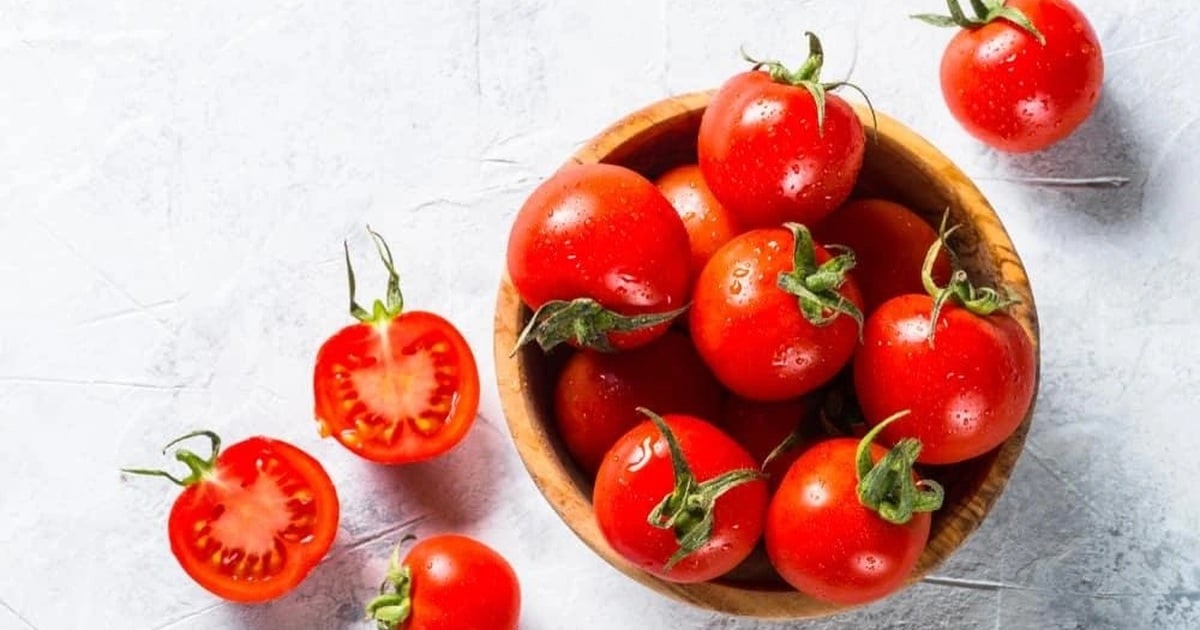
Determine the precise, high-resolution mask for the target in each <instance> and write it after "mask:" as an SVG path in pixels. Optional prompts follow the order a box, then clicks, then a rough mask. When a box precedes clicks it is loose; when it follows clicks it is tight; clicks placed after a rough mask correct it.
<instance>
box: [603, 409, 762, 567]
mask: <svg viewBox="0 0 1200 630" xmlns="http://www.w3.org/2000/svg"><path fill="white" fill-rule="evenodd" d="M648 415H649V417H650V421H648V422H643V423H642V424H639V425H638V426H636V427H634V428H633V429H631V430H630V431H629V432H628V433H626V434H625V435H624V436H622V437H621V439H620V440H618V441H617V443H616V444H614V445H613V447H612V450H611V451H609V454H608V455H607V456H606V457H605V458H604V462H603V463H602V464H601V465H600V472H599V473H598V474H597V475H596V485H595V488H594V489H593V494H592V504H593V506H594V508H595V512H596V521H597V524H598V525H599V526H600V532H601V533H602V534H603V535H604V538H605V540H607V541H608V544H609V545H611V546H612V548H613V549H614V550H616V552H617V553H619V554H620V555H621V556H622V557H624V558H625V559H627V560H628V561H629V562H631V563H633V564H635V565H637V566H638V567H639V568H641V569H642V570H644V571H646V572H648V573H650V574H652V575H655V576H657V577H659V578H661V579H663V580H667V581H671V582H684V583H686V582H703V581H706V580H711V579H713V578H716V577H719V576H721V575H724V574H725V573H727V572H728V571H729V570H730V569H732V568H734V567H735V566H737V565H738V564H739V563H741V562H742V561H743V560H745V559H746V557H747V556H749V555H750V552H751V551H753V549H754V546H755V545H756V544H757V542H758V539H759V536H760V535H761V534H762V524H763V516H764V514H765V511H766V506H767V486H766V483H764V482H763V479H762V475H761V474H760V473H758V471H757V468H758V467H757V465H756V464H755V462H754V460H753V459H752V458H751V457H750V454H749V453H747V452H746V451H745V449H743V448H742V447H741V446H738V444H737V443H736V442H734V441H733V439H732V438H730V437H729V436H728V435H725V434H724V433H723V432H722V431H721V430H720V429H718V428H716V427H715V426H713V425H712V424H709V423H708V422H706V421H704V420H701V419H699V418H694V417H691V416H684V415H668V416H665V417H659V416H657V415H655V414H652V413H651V414H648Z"/></svg>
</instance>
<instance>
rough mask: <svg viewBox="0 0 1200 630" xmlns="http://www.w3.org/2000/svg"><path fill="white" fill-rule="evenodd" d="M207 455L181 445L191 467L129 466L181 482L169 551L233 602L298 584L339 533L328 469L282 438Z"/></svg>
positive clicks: (180, 454)
mask: <svg viewBox="0 0 1200 630" xmlns="http://www.w3.org/2000/svg"><path fill="white" fill-rule="evenodd" d="M198 436H203V437H207V438H208V439H209V440H211V442H212V454H211V455H210V456H209V458H208V459H202V458H201V457H200V456H198V455H196V454H195V453H193V452H191V451H189V450H186V449H179V450H178V451H177V452H176V458H177V459H179V460H180V461H182V462H183V463H184V464H186V465H187V466H188V468H189V469H190V471H191V474H190V475H188V476H187V477H184V478H182V479H179V478H176V477H174V476H172V475H170V474H169V473H166V472H163V471H158V470H144V469H126V470H125V472H129V473H134V474H142V475H155V476H159V477H166V478H167V479H170V480H171V481H173V482H175V483H176V484H178V485H180V486H183V492H181V493H180V495H179V497H178V498H176V499H175V504H174V505H173V506H172V508H171V515H170V518H169V521H168V535H169V538H170V541H171V552H172V553H173V554H174V555H175V558H176V559H177V560H178V561H179V564H180V566H181V567H183V570H184V571H185V572H186V573H187V574H188V575H189V576H191V578H192V579H193V580H195V581H196V583H197V584H199V585H200V586H202V587H204V588H205V589H207V590H208V591H210V592H211V593H213V594H214V595H216V596H217V597H220V598H222V599H226V600H229V601H233V602H243V603H253V602H265V601H268V600H272V599H276V598H278V597H281V596H283V595H285V594H287V593H288V592H290V591H291V590H292V589H294V588H295V587H296V586H297V585H298V584H300V582H302V581H303V580H304V578H306V577H308V574H309V573H310V572H311V571H312V570H313V568H314V567H316V566H317V564H318V563H320V561H321V560H322V559H323V558H324V557H325V554H326V553H327V552H328V551H329V548H330V546H331V545H332V544H333V540H334V538H335V536H336V535H337V529H338V517H339V513H340V512H339V505H338V498H337V492H336V491H335V490H334V487H333V482H332V481H331V480H330V479H329V475H328V474H326V473H325V469H324V468H322V467H321V464H320V463H318V462H317V460H315V459H313V458H312V457H311V456H309V455H308V454H307V453H305V452H304V451H302V450H300V449H299V448H296V447H295V446H292V445H291V444H288V443H286V442H282V441H279V440H274V439H271V438H266V437H252V438H249V439H247V440H244V441H241V442H238V443H237V444H234V445H232V446H230V447H229V448H227V449H225V450H224V451H222V450H221V440H220V438H219V437H217V435H216V434H215V433H212V432H211V431H197V432H195V433H191V434H188V435H185V436H183V437H181V438H179V439H178V440H175V441H174V442H171V443H170V444H168V445H167V448H170V447H171V446H173V445H175V444H176V443H178V442H180V441H182V440H185V439H189V438H193V437H198Z"/></svg>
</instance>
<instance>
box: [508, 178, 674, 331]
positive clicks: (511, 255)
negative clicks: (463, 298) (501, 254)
mask: <svg viewBox="0 0 1200 630" xmlns="http://www.w3.org/2000/svg"><path fill="white" fill-rule="evenodd" d="M690 251H691V250H690V248H689V245H688V235H687V230H686V229H685V228H684V226H683V221H682V220H680V218H679V215H678V214H676V212H675V209H674V208H672V207H671V204H670V202H668V201H667V200H666V198H665V197H663V196H662V193H660V192H659V191H658V189H657V188H655V187H654V184H652V183H651V182H650V181H649V180H647V179H646V178H644V177H642V176H641V175H639V174H637V173H635V172H633V171H631V170H629V169H627V168H624V167H620V166H614V165H611V164H583V165H571V166H567V167H564V168H563V169H561V170H560V171H558V172H557V173H555V174H554V175H553V176H552V177H551V178H550V179H548V180H546V181H545V182H544V183H542V185H541V186H539V187H538V188H537V190H535V191H534V192H533V194H532V195H530V197H529V199H528V200H526V202H525V205H523V206H522V207H521V211H520V212H519V213H518V214H517V218H516V221H515V222H514V223H513V227H512V232H511V234H510V235H509V240H508V273H509V276H510V277H511V278H512V281H513V285H514V286H515V287H516V289H517V292H518V293H519V294H520V296H521V300H522V301H524V302H525V304H526V305H528V306H529V307H530V308H532V309H535V310H538V309H542V307H544V306H546V305H547V304H548V303H549V304H550V305H551V307H552V310H551V311H550V312H546V311H541V312H539V314H538V317H537V318H536V319H535V321H534V322H533V325H534V328H533V329H532V330H531V333H532V337H533V338H534V339H536V340H537V341H538V342H539V343H540V344H541V345H542V347H543V348H549V347H552V346H554V345H556V344H558V343H560V342H563V341H573V342H574V343H576V344H577V345H585V346H590V347H593V348H596V349H601V350H605V349H609V347H610V346H611V347H612V348H616V349H621V350H624V349H629V348H635V347H637V346H642V345H645V344H647V343H649V342H651V341H653V340H654V339H655V338H657V337H659V336H661V335H662V334H663V333H664V332H665V331H666V330H667V322H668V321H670V319H672V318H673V316H672V315H666V314H668V313H672V312H673V311H675V310H678V309H680V308H682V307H684V306H685V305H686V303H687V298H688V291H689V289H690V288H691V287H690V281H691V268H690V266H689V265H690V263H689V260H690V256H691V254H690ZM580 298H582V299H586V300H588V301H589V302H586V303H584V304H583V305H578V304H575V303H572V302H570V301H573V300H577V299H580ZM649 314H658V315H662V318H661V319H660V320H658V321H652V322H650V323H647V322H644V321H636V320H630V319H628V318H629V317H630V316H643V315H649ZM614 316H615V317H614ZM581 330H583V331H584V333H582V334H581V333H580V331H581ZM522 337H523V339H524V338H525V336H524V335H523V336H522Z"/></svg>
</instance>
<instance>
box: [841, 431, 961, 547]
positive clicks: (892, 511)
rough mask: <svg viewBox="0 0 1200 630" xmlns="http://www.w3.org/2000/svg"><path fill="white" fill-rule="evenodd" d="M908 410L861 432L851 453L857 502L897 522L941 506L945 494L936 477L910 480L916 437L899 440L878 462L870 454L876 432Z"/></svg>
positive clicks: (916, 451)
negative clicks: (853, 459) (864, 432)
mask: <svg viewBox="0 0 1200 630" xmlns="http://www.w3.org/2000/svg"><path fill="white" fill-rule="evenodd" d="M909 413H910V412H909V411H908V410H905V411H901V412H899V413H896V414H894V415H892V416H890V417H888V418H886V419H885V420H884V421H883V422H880V423H879V424H878V425H876V426H875V427H874V428H873V429H871V430H870V431H869V432H868V433H867V434H866V435H865V436H863V438H862V440H860V441H859V443H858V449H857V451H856V453H855V464H856V470H855V472H856V475H857V477H858V501H859V503H861V504H862V505H863V506H864V507H867V508H868V509H871V510H873V511H875V512H877V513H878V514H879V516H880V517H881V518H883V519H884V520H885V521H888V522H889V523H895V524H897V525H903V524H905V523H907V522H908V521H910V520H912V517H913V514H915V513H918V512H933V511H934V510H937V509H939V508H941V507H942V502H943V500H944V498H945V492H944V491H943V490H942V486H941V485H940V484H938V483H937V482H936V481H933V480H930V479H922V480H920V481H914V480H913V465H914V464H916V461H917V456H918V455H920V453H921V442H920V441H919V440H917V439H915V438H904V439H902V440H900V441H899V442H897V443H896V445H895V446H894V447H892V449H891V450H890V451H888V452H887V454H886V455H884V456H883V457H882V458H880V460H879V461H878V462H875V461H874V460H873V458H872V457H871V445H872V443H873V442H874V441H875V438H876V437H877V436H878V435H879V433H880V432H881V431H883V430H884V429H885V428H886V427H887V426H888V425H890V424H892V423H893V422H895V421H897V420H899V419H900V418H903V417H905V416H907V415H909Z"/></svg>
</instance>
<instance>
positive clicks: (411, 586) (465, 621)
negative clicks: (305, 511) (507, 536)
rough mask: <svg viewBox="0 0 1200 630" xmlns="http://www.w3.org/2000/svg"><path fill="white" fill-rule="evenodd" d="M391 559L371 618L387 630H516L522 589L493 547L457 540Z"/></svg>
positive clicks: (432, 541) (427, 543)
mask: <svg viewBox="0 0 1200 630" xmlns="http://www.w3.org/2000/svg"><path fill="white" fill-rule="evenodd" d="M399 553H400V551H399V549H397V550H396V553H395V554H394V555H393V557H392V562H391V566H390V567H389V568H388V574H387V578H386V580H385V581H384V587H383V589H382V593H381V594H380V595H379V597H377V598H375V599H374V600H373V601H372V602H371V603H370V604H368V605H367V616H368V618H369V619H373V620H374V621H376V623H377V624H378V627H379V628H381V629H384V630H399V629H403V630H517V623H518V621H519V619H520V616H521V586H520V583H519V582H518V581H517V574H516V573H515V572H514V571H513V569H512V566H511V565H510V564H509V563H508V561H507V560H505V559H504V557H503V556H501V555H500V554H499V553H496V551H495V550H493V549H492V548H491V547H488V546H487V545H485V544H483V543H482V542H479V541H478V540H475V539H474V538H470V537H467V536H461V535H457V534H443V535H439V536H434V537H432V538H426V539H425V540H423V541H421V542H419V543H417V544H416V545H415V546H414V547H413V548H412V549H411V550H410V551H409V552H408V554H407V555H406V556H405V557H404V560H403V561H401V560H400V557H399Z"/></svg>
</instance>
